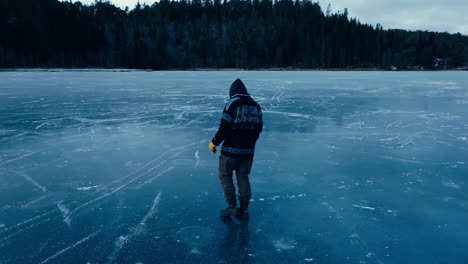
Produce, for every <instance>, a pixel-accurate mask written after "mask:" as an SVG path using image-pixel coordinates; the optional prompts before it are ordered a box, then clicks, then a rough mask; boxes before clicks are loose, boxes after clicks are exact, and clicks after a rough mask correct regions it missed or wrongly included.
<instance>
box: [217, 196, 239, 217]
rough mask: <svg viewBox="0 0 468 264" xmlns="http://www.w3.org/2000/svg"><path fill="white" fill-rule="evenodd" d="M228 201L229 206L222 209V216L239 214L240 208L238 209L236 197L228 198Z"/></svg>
mask: <svg viewBox="0 0 468 264" xmlns="http://www.w3.org/2000/svg"><path fill="white" fill-rule="evenodd" d="M227 202H228V207H227V208H226V209H224V210H221V217H231V216H237V215H238V214H239V209H237V203H236V198H231V199H228V200H227Z"/></svg>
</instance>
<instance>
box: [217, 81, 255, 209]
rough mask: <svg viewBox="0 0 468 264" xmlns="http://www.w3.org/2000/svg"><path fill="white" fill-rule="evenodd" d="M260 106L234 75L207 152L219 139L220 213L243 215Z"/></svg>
mask: <svg viewBox="0 0 468 264" xmlns="http://www.w3.org/2000/svg"><path fill="white" fill-rule="evenodd" d="M262 129H263V120H262V110H261V108H260V106H259V105H258V104H257V102H255V101H254V100H253V99H252V98H251V97H250V95H249V94H248V93H247V88H246V87H245V85H244V83H242V81H241V80H240V79H236V80H235V81H234V82H233V83H232V84H231V88H230V89H229V101H228V102H227V104H226V106H225V107H224V110H223V116H222V118H221V124H220V126H219V129H218V132H217V133H216V135H215V136H214V138H213V139H212V140H211V142H210V143H209V145H208V147H209V149H210V151H211V152H213V153H216V147H217V146H219V145H220V144H221V143H222V142H223V141H224V143H223V146H222V147H221V156H220V157H219V179H220V181H221V186H222V188H223V191H224V197H225V198H226V201H227V203H228V207H227V208H226V209H224V210H222V211H221V217H230V216H235V217H238V218H245V217H247V216H248V211H247V210H248V208H249V203H250V197H251V189H250V181H249V174H250V170H251V168H252V163H253V157H254V153H255V143H256V142H257V139H258V137H259V135H260V133H261V132H262ZM233 172H235V173H236V178H237V186H238V194H239V208H237V200H236V188H235V186H234V182H233V179H232V178H233Z"/></svg>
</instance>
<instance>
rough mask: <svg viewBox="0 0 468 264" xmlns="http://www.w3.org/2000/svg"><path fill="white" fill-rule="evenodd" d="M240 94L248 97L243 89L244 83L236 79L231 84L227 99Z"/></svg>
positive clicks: (245, 89)
mask: <svg viewBox="0 0 468 264" xmlns="http://www.w3.org/2000/svg"><path fill="white" fill-rule="evenodd" d="M238 94H242V95H249V94H248V93H247V88H245V85H244V83H243V82H242V81H241V80H240V79H236V80H235V81H234V82H233V83H232V84H231V88H230V89H229V97H230V98H232V97H233V96H235V95H238Z"/></svg>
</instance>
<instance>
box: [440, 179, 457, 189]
mask: <svg viewBox="0 0 468 264" xmlns="http://www.w3.org/2000/svg"><path fill="white" fill-rule="evenodd" d="M442 186H444V187H447V188H453V189H460V188H461V186H460V184H457V183H455V182H454V181H446V180H444V181H442Z"/></svg>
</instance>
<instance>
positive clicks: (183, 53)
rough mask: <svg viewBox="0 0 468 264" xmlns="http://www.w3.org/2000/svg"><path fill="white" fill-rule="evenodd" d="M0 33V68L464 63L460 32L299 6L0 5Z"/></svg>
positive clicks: (16, 0) (233, 0)
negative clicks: (392, 26) (396, 25)
mask: <svg viewBox="0 0 468 264" xmlns="http://www.w3.org/2000/svg"><path fill="white" fill-rule="evenodd" d="M0 36H1V38H0V68H19V67H21V68H23V67H51V68H53V67H63V68H84V67H99V68H139V69H176V68H184V69H192V68H244V69H259V68H283V67H292V68H322V69H323V68H325V69H330V68H390V67H392V66H396V67H398V68H402V69H405V68H420V67H424V68H432V67H434V63H435V61H437V62H438V64H439V65H444V66H447V67H449V68H450V67H464V66H466V65H468V36H463V35H461V34H448V33H434V32H422V31H417V32H410V31H405V30H384V29H383V28H382V27H381V26H380V25H376V26H372V25H367V24H363V23H360V22H359V20H357V19H355V18H350V17H349V16H348V13H347V11H346V10H344V11H343V12H338V13H331V12H330V11H323V10H321V8H320V6H319V5H318V4H317V3H313V2H311V1H307V0H302V1H299V0H296V1H292V0H278V1H274V2H272V1H271V0H230V1H226V0H224V1H222V2H221V1H220V0H203V1H201V0H192V1H186V0H180V1H169V0H161V1H159V2H156V3H155V4H153V5H152V6H141V5H138V6H137V7H136V8H135V9H133V10H122V9H119V8H117V7H115V6H113V5H112V4H110V3H108V2H100V1H98V2H96V3H95V4H93V5H90V6H87V5H83V4H81V3H79V2H77V3H70V2H59V1H58V0H2V1H0Z"/></svg>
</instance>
